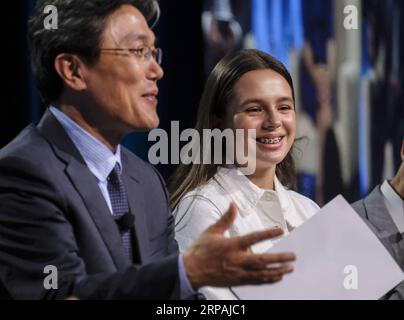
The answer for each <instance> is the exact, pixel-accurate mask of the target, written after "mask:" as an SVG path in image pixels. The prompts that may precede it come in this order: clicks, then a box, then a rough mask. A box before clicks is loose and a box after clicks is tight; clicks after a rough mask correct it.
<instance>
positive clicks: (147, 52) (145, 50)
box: [100, 47, 163, 64]
mask: <svg viewBox="0 0 404 320" xmlns="http://www.w3.org/2000/svg"><path fill="white" fill-rule="evenodd" d="M100 51H101V52H125V51H126V52H129V53H130V54H133V55H134V56H135V57H136V58H139V59H142V60H143V61H144V62H146V61H149V60H150V58H153V59H154V60H155V61H156V62H157V63H158V64H161V62H162V60H163V50H161V48H152V47H141V48H132V49H124V48H100Z"/></svg>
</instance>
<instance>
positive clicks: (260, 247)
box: [174, 168, 319, 299]
mask: <svg viewBox="0 0 404 320" xmlns="http://www.w3.org/2000/svg"><path fill="white" fill-rule="evenodd" d="M274 185H275V191H273V190H264V189H261V188H259V187H257V186H256V185H255V184H254V183H252V182H251V181H250V180H249V179H248V178H247V177H245V176H244V175H242V174H241V173H240V172H239V171H238V170H237V169H236V168H219V169H218V172H217V173H216V174H215V176H214V177H213V178H212V179H210V180H209V181H208V183H207V184H205V185H203V186H201V187H199V188H197V189H195V190H193V191H191V192H189V193H188V194H186V195H185V196H184V198H183V199H182V200H181V201H180V203H179V204H178V206H177V207H176V208H175V210H174V216H175V222H176V239H177V241H178V244H179V247H180V251H185V250H186V249H187V248H188V247H189V246H190V245H191V243H192V242H193V240H195V238H196V237H197V236H198V235H199V234H201V233H202V232H203V231H204V230H205V229H206V228H207V227H209V226H210V225H212V224H213V223H215V222H216V221H217V220H219V219H220V217H222V216H223V215H224V214H225V213H226V212H227V210H228V209H229V206H230V203H231V202H234V203H235V204H236V206H237V209H238V215H237V218H236V220H235V222H234V224H233V225H232V226H231V227H230V229H229V230H228V231H227V232H226V233H225V235H226V236H241V235H245V234H248V233H251V232H255V231H260V230H265V229H269V228H273V227H275V226H278V227H281V228H282V229H283V230H284V235H286V234H288V233H289V232H290V231H292V230H293V229H294V228H296V227H298V226H300V225H301V224H302V223H303V222H304V221H306V220H307V219H309V218H310V217H311V216H313V215H314V214H315V213H316V212H317V211H318V210H319V207H318V206H317V205H316V204H315V203H314V202H313V201H312V200H310V199H308V198H306V197H304V196H302V195H300V194H298V193H296V192H294V191H291V190H287V189H286V188H285V187H284V186H283V185H282V184H281V183H280V181H279V180H278V179H277V178H276V177H275V182H274ZM277 240H279V238H278V239H272V240H266V241H263V242H261V243H258V244H256V245H254V246H252V248H251V249H252V251H253V252H255V253H263V252H265V251H267V250H268V249H269V248H271V247H272V246H273V244H274V243H276V241H277ZM201 292H202V293H203V294H205V296H206V297H207V298H208V299H235V298H236V297H235V296H234V295H233V294H232V292H231V290H229V289H227V288H211V287H206V288H203V289H202V290H201Z"/></svg>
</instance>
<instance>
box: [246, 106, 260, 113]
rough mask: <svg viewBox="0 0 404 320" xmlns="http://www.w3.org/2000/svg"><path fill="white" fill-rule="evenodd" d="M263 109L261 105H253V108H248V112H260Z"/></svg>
mask: <svg viewBox="0 0 404 320" xmlns="http://www.w3.org/2000/svg"><path fill="white" fill-rule="evenodd" d="M260 111H261V108H260V107H251V108H248V109H247V110H246V112H248V113H258V112H260Z"/></svg>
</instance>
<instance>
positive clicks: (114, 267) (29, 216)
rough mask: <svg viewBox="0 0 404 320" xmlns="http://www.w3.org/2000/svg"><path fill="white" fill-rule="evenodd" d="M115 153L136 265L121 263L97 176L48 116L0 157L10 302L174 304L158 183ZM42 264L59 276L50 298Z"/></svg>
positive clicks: (1, 257)
mask: <svg viewBox="0 0 404 320" xmlns="http://www.w3.org/2000/svg"><path fill="white" fill-rule="evenodd" d="M121 152H122V154H121V158H122V164H123V165H122V166H123V181H124V184H125V186H126V189H127V192H128V200H129V205H130V208H131V212H132V213H133V214H134V216H135V222H134V224H135V230H136V235H137V241H138V245H139V255H140V258H141V265H131V263H130V262H129V260H128V258H127V257H126V255H125V253H124V249H123V246H122V243H121V237H120V233H119V231H118V228H117V226H116V224H115V222H114V220H113V217H112V215H111V213H110V211H109V208H108V206H107V204H106V201H105V199H104V198H103V196H102V194H101V191H100V189H99V187H98V185H97V180H96V178H95V177H94V175H93V174H92V173H91V172H90V171H89V169H88V168H87V166H86V164H85V162H84V160H83V158H82V157H81V155H80V154H79V152H78V150H77V149H76V148H75V146H74V144H73V142H72V141H71V140H70V138H69V137H68V136H67V134H66V132H65V131H64V129H63V127H62V126H61V125H60V124H59V122H58V121H57V120H56V119H55V118H54V116H53V115H52V114H51V113H50V112H49V111H47V112H46V113H45V115H44V117H43V118H42V120H41V121H40V123H39V124H38V125H37V126H35V125H30V126H28V127H27V128H26V129H25V130H24V131H22V132H21V133H20V134H19V135H18V137H16V138H15V139H14V140H13V141H12V142H11V143H10V144H9V145H7V146H6V147H4V148H3V149H2V150H0V283H1V282H2V283H3V285H4V287H5V288H6V290H7V291H8V293H9V295H10V296H11V297H12V298H18V299H21V298H22V299H43V298H62V299H63V298H65V297H66V296H68V295H76V296H78V297H79V298H81V299H85V298H90V299H104V298H107V299H110V298H112V299H114V298H117V299H125V298H129V299H168V298H179V280H178V265H177V264H178V262H177V260H178V248H177V243H176V241H175V239H174V225H173V218H172V215H171V212H170V210H169V208H168V198H167V192H166V188H165V185H164V182H163V180H162V178H161V176H160V175H159V174H158V172H157V171H156V170H155V169H154V168H153V167H152V166H151V165H149V164H147V163H145V162H144V161H142V160H141V159H139V158H138V157H136V156H135V155H134V154H132V153H131V152H130V151H128V150H127V149H125V148H122V149H121ZM46 265H54V266H56V267H57V269H58V290H53V289H51V290H46V289H44V285H43V281H44V279H45V277H46V276H47V275H48V274H44V267H45V266H46Z"/></svg>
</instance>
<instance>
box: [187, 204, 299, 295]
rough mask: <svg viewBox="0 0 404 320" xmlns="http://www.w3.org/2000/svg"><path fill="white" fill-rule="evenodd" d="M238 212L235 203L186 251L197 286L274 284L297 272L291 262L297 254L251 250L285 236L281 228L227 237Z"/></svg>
mask: <svg viewBox="0 0 404 320" xmlns="http://www.w3.org/2000/svg"><path fill="white" fill-rule="evenodd" d="M236 215H237V209H236V206H235V205H234V204H233V203H232V204H231V206H230V209H229V210H228V212H227V213H226V214H225V215H224V216H223V217H222V218H221V219H220V220H219V221H217V222H216V223H215V224H213V225H212V226H210V227H209V228H207V229H206V230H205V231H204V232H203V233H202V234H201V235H200V236H199V237H198V238H197V239H196V240H195V241H194V243H193V244H192V246H191V247H190V248H189V249H188V250H187V251H186V252H185V253H184V265H185V270H186V272H187V276H188V279H189V281H190V283H191V285H192V287H193V288H194V289H199V288H200V287H203V286H213V287H228V286H235V285H246V284H262V283H273V282H277V281H280V280H281V279H282V277H283V275H284V274H287V273H290V272H292V271H293V266H291V265H290V264H288V263H289V262H292V261H294V260H295V259H296V257H295V255H294V254H293V253H264V254H254V253H252V252H251V250H250V247H251V246H252V245H253V244H255V243H257V242H260V241H263V240H267V239H272V238H275V237H278V236H280V235H282V234H283V231H282V230H281V229H278V228H277V229H271V230H266V231H259V232H254V233H250V234H248V235H245V236H240V237H234V238H226V237H225V236H224V233H225V231H226V230H227V229H229V228H230V226H231V225H232V224H233V222H234V220H235V218H236ZM271 264H276V265H273V266H271ZM279 264H280V265H279Z"/></svg>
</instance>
